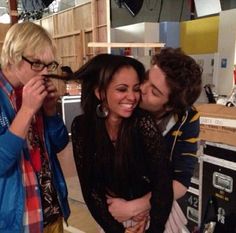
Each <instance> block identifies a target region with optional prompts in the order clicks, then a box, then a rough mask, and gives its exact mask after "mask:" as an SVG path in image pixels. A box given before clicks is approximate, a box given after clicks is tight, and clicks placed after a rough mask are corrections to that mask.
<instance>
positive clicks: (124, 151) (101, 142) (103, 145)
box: [74, 54, 145, 195]
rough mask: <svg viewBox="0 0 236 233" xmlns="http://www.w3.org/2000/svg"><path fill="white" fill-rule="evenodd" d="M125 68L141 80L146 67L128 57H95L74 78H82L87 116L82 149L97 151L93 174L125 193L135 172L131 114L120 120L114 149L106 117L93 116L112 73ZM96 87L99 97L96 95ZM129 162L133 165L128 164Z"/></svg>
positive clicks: (93, 152)
mask: <svg viewBox="0 0 236 233" xmlns="http://www.w3.org/2000/svg"><path fill="white" fill-rule="evenodd" d="M124 67H132V68H134V69H135V70H136V72H137V75H138V78H139V81H140V83H141V82H142V81H143V79H144V74H145V68H144V66H143V64H142V63H140V62H139V61H137V60H136V59H133V58H130V57H124V56H120V55H112V54H99V55H97V56H95V57H94V58H92V59H91V60H90V61H89V62H87V63H86V64H85V65H84V66H82V67H81V68H80V69H79V70H78V71H77V72H75V74H74V75H75V78H78V79H80V80H81V81H82V93H81V105H82V108H83V111H84V115H85V119H86V125H85V127H87V129H88V130H87V131H86V135H85V137H86V138H85V140H86V144H87V145H85V148H87V152H89V153H90V154H96V158H95V160H94V162H95V164H94V165H93V166H94V171H95V173H96V176H98V177H99V176H100V180H103V181H104V184H105V185H106V186H107V187H108V188H109V189H110V190H112V191H113V192H114V193H116V194H121V195H122V194H125V193H127V188H129V185H130V180H129V179H132V176H134V175H135V174H134V170H135V169H134V167H135V162H134V161H133V158H134V156H133V154H134V153H136V152H135V151H134V150H135V148H134V146H133V145H134V144H133V134H134V133H133V129H132V125H133V123H134V121H133V117H132V116H131V117H129V118H124V119H123V120H122V123H121V126H120V129H119V133H118V138H117V142H116V146H115V148H114V147H113V146H112V144H111V142H110V140H109V137H108V134H107V131H106V126H105V119H104V118H99V117H98V116H97V115H96V107H97V105H98V104H99V103H101V101H106V91H107V88H108V85H109V84H110V82H111V81H112V78H113V76H114V74H115V73H116V72H117V71H118V70H120V69H121V68H124ZM96 88H97V89H98V91H99V94H100V97H101V100H99V99H98V98H97V97H96V95H95V89H96ZM104 94H105V96H104ZM91 145H92V148H91ZM93 145H95V146H93ZM131 164H132V166H129V165H131ZM132 168H133V169H132ZM132 170H133V171H132Z"/></svg>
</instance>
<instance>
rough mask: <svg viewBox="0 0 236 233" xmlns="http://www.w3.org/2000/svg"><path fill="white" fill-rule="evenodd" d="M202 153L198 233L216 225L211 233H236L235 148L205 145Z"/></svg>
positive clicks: (221, 145)
mask: <svg viewBox="0 0 236 233" xmlns="http://www.w3.org/2000/svg"><path fill="white" fill-rule="evenodd" d="M203 152H204V155H203V157H202V160H201V161H200V163H201V165H200V167H201V169H200V173H202V176H201V178H202V179H201V181H200V182H201V230H202V232H203V228H204V225H205V224H206V223H207V222H216V225H215V227H214V228H215V230H214V233H236V147H232V146H227V145H223V144H217V143H206V146H205V148H204V151H203Z"/></svg>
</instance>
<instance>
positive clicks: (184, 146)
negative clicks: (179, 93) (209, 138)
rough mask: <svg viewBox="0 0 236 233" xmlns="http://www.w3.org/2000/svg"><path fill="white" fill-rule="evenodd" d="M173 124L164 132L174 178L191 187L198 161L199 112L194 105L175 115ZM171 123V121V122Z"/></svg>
mask: <svg viewBox="0 0 236 233" xmlns="http://www.w3.org/2000/svg"><path fill="white" fill-rule="evenodd" d="M170 121H172V122H173V123H172V125H171V126H170V127H169V130H168V125H167V129H166V131H168V132H163V134H164V136H165V139H166V143H167V147H168V149H169V152H170V156H171V159H172V161H173V179H174V180H177V181H179V182H180V183H181V184H183V185H184V186H186V187H189V185H190V181H191V177H192V175H193V171H194V168H195V165H196V163H197V161H198V157H197V150H198V140H199V139H198V137H199V132H200V122H199V113H198V112H197V110H196V109H195V108H194V107H192V108H189V109H188V110H187V111H186V112H185V114H183V115H182V116H177V115H175V116H173V117H172V119H171V120H170ZM170 124H171V123H170Z"/></svg>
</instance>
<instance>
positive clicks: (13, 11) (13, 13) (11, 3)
mask: <svg viewBox="0 0 236 233" xmlns="http://www.w3.org/2000/svg"><path fill="white" fill-rule="evenodd" d="M8 7H9V14H10V17H11V24H15V23H18V11H17V0H8Z"/></svg>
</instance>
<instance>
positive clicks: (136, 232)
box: [125, 218, 147, 233]
mask: <svg viewBox="0 0 236 233" xmlns="http://www.w3.org/2000/svg"><path fill="white" fill-rule="evenodd" d="M146 225H147V218H145V219H143V220H142V221H139V222H137V223H136V224H135V225H134V226H132V227H127V228H126V229H125V233H144V232H145V229H146Z"/></svg>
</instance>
